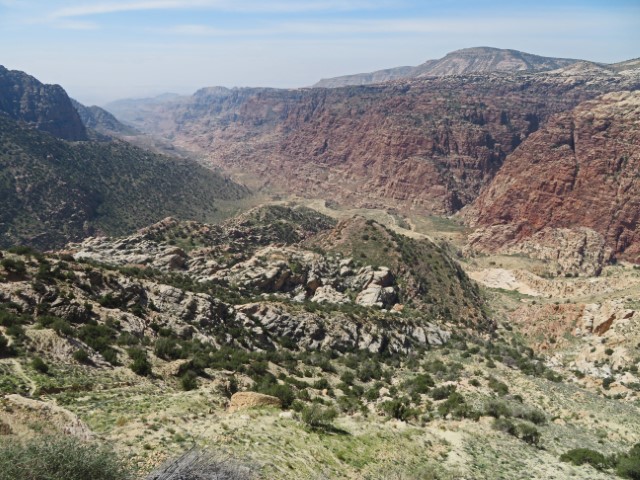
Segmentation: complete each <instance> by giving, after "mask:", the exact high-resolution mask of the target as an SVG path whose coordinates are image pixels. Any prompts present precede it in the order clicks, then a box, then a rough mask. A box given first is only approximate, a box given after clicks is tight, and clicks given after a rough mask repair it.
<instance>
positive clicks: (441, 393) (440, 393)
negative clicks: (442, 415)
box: [429, 385, 456, 400]
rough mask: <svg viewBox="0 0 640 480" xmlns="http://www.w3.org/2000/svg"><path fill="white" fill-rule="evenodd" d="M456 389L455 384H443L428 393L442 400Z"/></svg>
mask: <svg viewBox="0 0 640 480" xmlns="http://www.w3.org/2000/svg"><path fill="white" fill-rule="evenodd" d="M455 391H456V386H455V385H443V386H442V387H436V388H434V389H433V390H431V391H430V392H429V395H430V396H431V398H433V399H434V400H444V399H445V398H449V395H451V394H452V393H453V392H455Z"/></svg>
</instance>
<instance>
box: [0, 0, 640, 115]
mask: <svg viewBox="0 0 640 480" xmlns="http://www.w3.org/2000/svg"><path fill="white" fill-rule="evenodd" d="M472 46H494V47H500V48H514V49H517V50H523V51H526V52H530V53H535V54H539V55H547V56H557V57H572V58H584V59H588V60H595V61H601V62H615V61H620V60H625V59H629V58H634V57H640V0H598V1H596V0H591V1H589V0H583V1H577V0H576V1H568V0H552V1H550V0H537V1H535V2H532V1H520V0H500V1H485V0H462V1H445V0H441V1H438V0H396V1H387V0H273V1H270V0H261V1H259V0H182V1H179V0H133V1H128V2H126V1H121V0H104V1H79V0H0V65H4V66H5V67H7V68H10V69H16V70H24V71H26V72H27V73H29V74H31V75H34V76H35V77H37V78H38V79H40V80H41V81H43V82H46V83H59V84H61V85H62V86H63V87H64V88H65V89H66V90H67V91H68V92H69V93H70V95H72V96H74V97H76V98H77V99H78V100H80V101H82V102H84V103H88V104H93V103H97V104H102V103H105V102H107V101H109V100H113V99H116V98H123V97H140V96H148V95H155V94H158V93H162V92H167V91H171V92H177V93H191V92H193V91H195V90H196V89H198V88H200V87H204V86H213V85H224V86H272V87H300V86H308V85H311V84H313V83H315V82H316V81H317V80H319V79H320V78H322V77H331V76H336V75H343V74H349V73H358V72H363V71H371V70H376V69H380V68H387V67H393V66H399V65H417V64H419V63H422V62H423V61H425V60H427V59H431V58H439V57H441V56H443V55H444V54H446V53H447V52H450V51H452V50H456V49H459V48H464V47H472Z"/></svg>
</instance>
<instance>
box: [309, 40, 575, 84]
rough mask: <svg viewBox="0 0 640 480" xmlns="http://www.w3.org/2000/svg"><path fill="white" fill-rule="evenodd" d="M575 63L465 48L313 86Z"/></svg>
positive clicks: (540, 68) (532, 69)
mask: <svg viewBox="0 0 640 480" xmlns="http://www.w3.org/2000/svg"><path fill="white" fill-rule="evenodd" d="M577 61H578V60H573V59H569V58H553V57H541V56H539V55H532V54H530V53H525V52H519V51H517V50H506V49H500V48H491V47H475V48H464V49H461V50H456V51H455V52H450V53H448V54H447V55H445V56H444V57H442V58H441V59H438V60H428V61H426V62H425V63H423V64H421V65H418V66H417V67H398V68H390V69H386V70H379V71H376V72H372V73H361V74H356V75H346V76H342V77H335V78H326V79H322V80H320V81H319V82H318V83H316V84H315V85H314V87H323V88H336V87H345V86H347V85H370V84H373V83H380V82H386V81H390V80H398V79H408V78H420V77H429V76H445V75H468V74H474V73H475V74H478V73H490V72H517V71H530V72H541V71H545V70H555V69H558V68H562V67H566V66H568V65H571V64H572V63H575V62H577Z"/></svg>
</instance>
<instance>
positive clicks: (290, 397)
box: [258, 383, 296, 408]
mask: <svg viewBox="0 0 640 480" xmlns="http://www.w3.org/2000/svg"><path fill="white" fill-rule="evenodd" d="M258 391H259V392H260V393H264V394H265V395H271V396H272V397H277V398H279V399H280V401H281V402H282V408H289V407H290V406H291V404H292V403H293V401H294V400H295V399H296V394H295V392H294V391H293V389H292V388H291V387H290V386H289V385H287V384H286V383H285V384H284V385H280V384H278V383H276V384H271V385H269V386H267V387H263V388H260V389H259V390H258Z"/></svg>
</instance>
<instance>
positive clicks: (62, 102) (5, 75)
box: [0, 65, 87, 140]
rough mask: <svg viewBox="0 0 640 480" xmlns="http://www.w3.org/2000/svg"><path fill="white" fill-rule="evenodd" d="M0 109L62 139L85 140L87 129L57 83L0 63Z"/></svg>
mask: <svg viewBox="0 0 640 480" xmlns="http://www.w3.org/2000/svg"><path fill="white" fill-rule="evenodd" d="M0 112H4V113H5V114H7V115H8V116H9V117H10V118H12V119H13V120H17V121H20V122H25V123H28V124H31V125H33V126H35V127H36V128H38V129H39V130H42V131H45V132H48V133H50V134H52V135H55V136H56V137H58V138H62V139H65V140H86V139H87V131H86V129H85V127H84V125H83V123H82V120H81V119H80V116H79V114H78V112H77V111H76V109H75V108H74V107H73V105H72V103H71V99H70V98H69V97H68V95H67V93H66V92H65V91H64V89H63V88H62V87H61V86H60V85H45V84H43V83H42V82H40V81H39V80H37V79H36V78H34V77H32V76H30V75H27V74H26V73H24V72H20V71H17V70H7V69H6V68H5V67H3V66H2V65H0Z"/></svg>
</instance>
